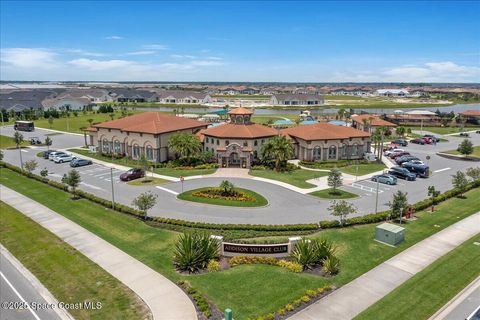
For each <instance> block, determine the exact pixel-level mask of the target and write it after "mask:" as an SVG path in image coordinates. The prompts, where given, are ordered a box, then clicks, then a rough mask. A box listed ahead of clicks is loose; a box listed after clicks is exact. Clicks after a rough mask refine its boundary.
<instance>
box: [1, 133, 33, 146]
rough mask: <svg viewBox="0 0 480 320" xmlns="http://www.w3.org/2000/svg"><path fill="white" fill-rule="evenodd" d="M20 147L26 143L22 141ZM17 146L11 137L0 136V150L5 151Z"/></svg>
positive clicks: (26, 143)
mask: <svg viewBox="0 0 480 320" xmlns="http://www.w3.org/2000/svg"><path fill="white" fill-rule="evenodd" d="M21 145H22V146H27V145H28V142H27V141H23V142H22V144H21ZM16 147H17V145H16V144H15V141H14V140H13V138H12V137H7V136H2V135H0V149H7V148H16Z"/></svg>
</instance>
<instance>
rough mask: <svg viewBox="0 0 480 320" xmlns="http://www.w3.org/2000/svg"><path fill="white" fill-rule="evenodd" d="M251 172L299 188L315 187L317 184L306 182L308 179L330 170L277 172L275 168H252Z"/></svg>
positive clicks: (320, 175)
mask: <svg viewBox="0 0 480 320" xmlns="http://www.w3.org/2000/svg"><path fill="white" fill-rule="evenodd" d="M249 174H250V175H252V176H255V177H261V178H266V179H272V180H278V181H281V182H285V183H289V184H291V185H294V186H296V187H299V188H305V189H306V188H312V187H315V185H313V184H311V183H308V182H306V180H309V179H314V178H319V177H325V176H327V175H328V172H322V171H311V170H305V169H296V170H292V171H286V172H277V171H274V170H250V171H249Z"/></svg>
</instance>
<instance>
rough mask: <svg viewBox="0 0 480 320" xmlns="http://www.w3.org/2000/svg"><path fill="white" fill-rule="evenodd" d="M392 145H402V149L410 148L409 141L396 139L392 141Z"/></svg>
mask: <svg viewBox="0 0 480 320" xmlns="http://www.w3.org/2000/svg"><path fill="white" fill-rule="evenodd" d="M392 143H395V144H398V145H401V146H402V147H406V146H408V141H407V140H405V139H395V140H393V141H392Z"/></svg>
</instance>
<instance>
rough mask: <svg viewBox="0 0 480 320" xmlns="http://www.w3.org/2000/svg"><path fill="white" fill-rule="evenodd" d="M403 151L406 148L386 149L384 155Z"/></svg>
mask: <svg viewBox="0 0 480 320" xmlns="http://www.w3.org/2000/svg"><path fill="white" fill-rule="evenodd" d="M403 151H405V150H403V149H399V148H394V149H391V150H387V151H385V152H384V153H383V155H385V156H389V155H391V154H392V153H395V152H403Z"/></svg>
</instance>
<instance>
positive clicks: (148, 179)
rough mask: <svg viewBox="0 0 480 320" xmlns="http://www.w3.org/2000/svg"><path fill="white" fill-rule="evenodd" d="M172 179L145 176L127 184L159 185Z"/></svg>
mask: <svg viewBox="0 0 480 320" xmlns="http://www.w3.org/2000/svg"><path fill="white" fill-rule="evenodd" d="M169 182H171V181H169V180H165V179H160V178H152V177H145V178H142V179H135V180H132V181H129V182H127V184H129V185H131V186H158V185H160V184H165V183H169Z"/></svg>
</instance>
